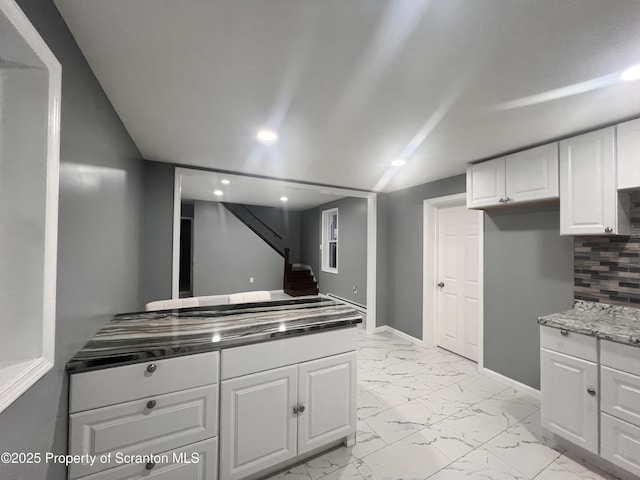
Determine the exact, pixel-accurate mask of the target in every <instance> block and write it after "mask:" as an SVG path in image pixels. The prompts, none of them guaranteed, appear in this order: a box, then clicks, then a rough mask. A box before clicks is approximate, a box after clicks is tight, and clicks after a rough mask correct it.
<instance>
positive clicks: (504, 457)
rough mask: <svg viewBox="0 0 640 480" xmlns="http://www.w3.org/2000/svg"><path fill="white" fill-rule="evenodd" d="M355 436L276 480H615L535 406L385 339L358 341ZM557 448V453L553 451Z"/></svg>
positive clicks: (435, 353) (456, 366)
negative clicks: (559, 436)
mask: <svg viewBox="0 0 640 480" xmlns="http://www.w3.org/2000/svg"><path fill="white" fill-rule="evenodd" d="M358 342H359V346H358V347H359V351H358V362H359V363H358V432H357V435H356V438H357V440H356V445H355V446H353V447H351V448H346V447H344V446H340V447H336V448H335V449H333V450H330V451H328V452H325V453H324V454H322V455H320V456H317V457H315V458H312V459H309V460H307V461H305V462H304V463H302V464H299V465H296V466H295V467H292V468H290V469H289V470H287V471H285V472H280V473H279V474H277V475H275V476H272V477H270V478H271V479H272V480H275V479H277V480H320V479H322V480H345V479H352V480H363V479H367V480H369V479H371V480H383V479H384V480H400V479H402V480H413V479H420V480H422V479H427V478H428V479H430V480H449V479H452V480H455V479H471V480H475V479H488V480H533V479H536V480H580V479H587V480H613V479H614V478H615V477H613V476H611V475H609V474H607V473H605V472H603V471H601V470H598V469H597V468H596V467H594V466H591V465H588V464H587V463H586V462H584V461H582V460H580V459H577V458H570V457H569V456H568V455H565V454H564V452H563V450H562V449H561V448H560V447H556V446H554V445H552V443H551V440H550V439H548V438H545V437H544V436H543V433H542V430H541V428H540V404H539V401H538V400H536V399H534V398H532V397H529V396H527V395H524V394H522V393H520V392H518V391H516V390H513V389H511V388H509V387H508V386H507V385H503V384H502V383H499V382H497V381H494V380H492V379H490V378H488V377H485V376H483V375H479V374H478V373H477V370H476V364H475V363H473V362H471V361H469V360H466V359H464V358H462V357H459V356H457V355H454V354H452V353H450V352H447V351H446V350H442V349H439V348H430V349H425V348H421V347H418V346H417V345H414V344H412V343H410V342H408V341H405V340H403V339H400V338H399V337H397V336H395V335H393V334H390V333H386V332H385V333H377V334H373V335H366V334H365V333H364V329H363V328H360V333H359V337H358ZM554 447H555V448H554Z"/></svg>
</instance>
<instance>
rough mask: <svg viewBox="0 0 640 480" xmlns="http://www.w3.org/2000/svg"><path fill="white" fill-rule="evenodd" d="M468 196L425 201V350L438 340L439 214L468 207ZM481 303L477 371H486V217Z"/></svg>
mask: <svg viewBox="0 0 640 480" xmlns="http://www.w3.org/2000/svg"><path fill="white" fill-rule="evenodd" d="M466 201H467V194H466V193H457V194H455V195H447V196H445V197H437V198H428V199H427V200H425V201H424V222H423V228H424V233H423V238H424V244H423V248H424V250H423V254H422V288H423V290H422V342H423V344H424V346H425V347H434V346H436V339H437V338H438V321H437V320H438V311H437V308H438V304H437V291H436V284H437V283H438V210H439V209H441V208H447V207H460V206H464V205H466ZM479 225H480V232H479V233H480V236H479V239H478V248H479V249H480V265H479V270H480V271H479V273H480V275H479V279H480V282H479V283H480V284H479V286H478V287H479V290H480V294H479V297H480V298H479V301H480V307H479V308H480V315H479V321H480V324H479V325H478V337H479V338H478V370H479V371H480V372H482V370H483V368H484V215H482V216H481V217H480V223H479Z"/></svg>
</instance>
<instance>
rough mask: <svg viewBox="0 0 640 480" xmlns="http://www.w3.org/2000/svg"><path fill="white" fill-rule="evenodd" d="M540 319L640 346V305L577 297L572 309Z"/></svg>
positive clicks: (602, 337) (582, 332)
mask: <svg viewBox="0 0 640 480" xmlns="http://www.w3.org/2000/svg"><path fill="white" fill-rule="evenodd" d="M538 323H539V324H540V325H547V326H549V327H554V328H563V329H565V330H568V331H570V332H575V333H581V334H583V335H591V336H594V337H597V338H601V339H604V340H610V341H612V342H617V343H624V344H627V345H633V346H636V347H640V309H638V308H631V307H622V306H616V305H609V304H606V303H595V302H585V301H582V300H577V301H576V302H575V305H574V306H573V308H572V309H571V310H567V311H566V312H560V313H554V314H552V315H546V316H544V317H540V318H538Z"/></svg>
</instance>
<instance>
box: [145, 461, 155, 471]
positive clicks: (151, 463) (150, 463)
mask: <svg viewBox="0 0 640 480" xmlns="http://www.w3.org/2000/svg"><path fill="white" fill-rule="evenodd" d="M155 466H156V462H149V463H147V464H146V465H145V466H144V468H145V469H146V470H151V469H152V468H153V467H155Z"/></svg>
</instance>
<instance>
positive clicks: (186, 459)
mask: <svg viewBox="0 0 640 480" xmlns="http://www.w3.org/2000/svg"><path fill="white" fill-rule="evenodd" d="M219 357H220V354H219V352H211V353H203V354H198V355H189V356H185V357H177V358H169V359H163V360H158V361H156V362H147V363H138V364H134V365H127V366H122V367H114V368H107V369H103V370H97V371H93V372H84V373H79V374H74V375H72V376H71V388H70V399H69V400H70V402H69V403H70V411H71V414H70V415H69V454H71V455H90V456H92V457H93V458H95V461H94V462H93V464H91V463H90V462H86V463H72V464H70V465H69V469H68V478H69V480H75V479H80V478H82V479H83V480H95V479H103V480H107V479H108V480H121V479H127V480H134V479H143V478H144V479H147V478H153V479H162V480H169V479H180V480H215V479H216V478H217V453H218V452H217V449H218V447H217V445H218V441H217V435H218V397H219V381H218V378H219V369H220V367H219V365H220V362H219ZM174 454H175V455H174ZM154 459H157V460H154Z"/></svg>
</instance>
